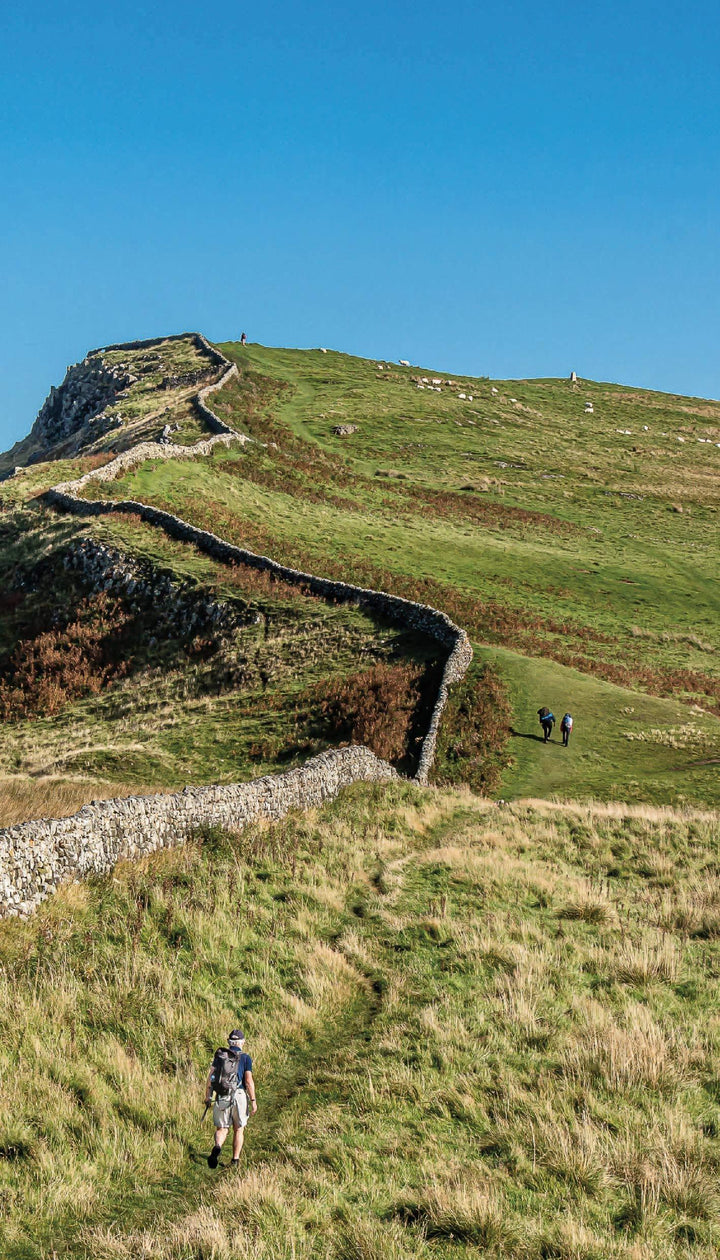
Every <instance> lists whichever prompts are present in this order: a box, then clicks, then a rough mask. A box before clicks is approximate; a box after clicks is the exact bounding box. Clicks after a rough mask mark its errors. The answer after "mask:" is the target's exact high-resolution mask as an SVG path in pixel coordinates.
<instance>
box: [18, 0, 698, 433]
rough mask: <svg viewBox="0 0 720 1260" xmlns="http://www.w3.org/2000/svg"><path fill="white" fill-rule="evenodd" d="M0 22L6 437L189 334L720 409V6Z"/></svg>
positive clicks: (528, 5)
mask: <svg viewBox="0 0 720 1260" xmlns="http://www.w3.org/2000/svg"><path fill="white" fill-rule="evenodd" d="M202 8H203V6H199V5H198V4H197V3H193V4H190V3H186V0H173V3H172V4H171V3H169V2H168V0H154V2H153V3H152V4H151V3H149V2H148V3H147V4H136V3H123V2H122V0H120V2H119V3H117V4H116V5H114V6H112V7H105V6H98V5H97V3H96V2H95V0H94V2H93V3H92V4H90V3H78V2H77V0H69V2H68V3H66V4H64V5H58V4H56V3H54V2H53V3H52V4H51V3H48V2H47V0H37V2H36V3H34V4H32V3H31V4H30V5H28V4H27V3H24V4H23V5H20V4H19V3H17V2H16V0H5V3H4V4H3V5H2V9H1V10H0V171H1V172H2V182H1V183H0V261H1V271H0V276H1V277H2V291H3V301H2V304H1V306H0V325H1V326H0V449H3V448H5V447H7V446H9V445H10V444H11V442H12V441H14V440H15V439H17V438H18V437H21V436H23V435H24V434H25V433H26V432H27V430H28V429H29V428H30V425H31V423H32V421H33V419H34V416H35V413H36V412H37V410H38V407H39V406H40V404H41V403H42V401H43V398H44V397H45V395H46V393H47V391H48V389H49V387H50V385H51V384H53V383H57V382H59V380H61V379H62V376H63V374H64V371H65V366H66V364H68V363H70V362H73V361H75V360H77V359H79V358H81V357H82V356H83V354H84V353H85V351H86V350H87V349H89V348H91V347H93V346H97V345H102V344H106V343H108V342H110V341H120V340H124V339H128V338H135V337H143V336H152V335H155V334H158V333H163V332H173V331H179V330H182V329H185V328H197V329H200V330H201V331H203V332H205V333H206V334H207V335H208V336H209V337H211V338H213V339H216V340H223V339H226V338H231V337H238V336H239V335H240V332H241V331H242V330H243V329H245V330H246V331H247V334H248V337H249V338H250V339H251V340H257V341H262V342H265V343H268V344H282V345H300V346H307V345H310V346H312V345H326V346H333V347H335V348H338V349H343V350H347V351H350V352H352V353H356V354H367V355H372V356H376V355H377V356H382V357H385V358H391V359H392V358H406V359H410V360H411V361H413V362H418V363H422V364H423V365H426V366H431V367H438V368H442V369H445V370H447V371H453V372H460V371H466V372H474V373H478V374H489V375H491V376H555V375H565V374H567V373H569V372H570V370H571V369H575V370H576V371H578V372H579V373H580V374H581V375H583V376H588V377H593V378H596V379H603V380H618V381H623V382H625V383H628V384H637V385H646V386H650V387H655V388H658V389H666V390H676V391H678V392H683V393H691V394H700V395H705V396H714V397H717V396H720V355H718V333H719V332H720V320H719V318H718V317H719V315H720V284H719V283H718V281H719V276H718V262H719V255H720V250H719V248H718V231H719V228H718V223H719V217H718V210H719V208H720V206H719V201H720V195H719V194H720V169H719V161H720V159H719V153H720V148H719V141H720V126H719V123H720V89H719V88H718V70H717V67H718V64H720V9H719V8H718V6H717V3H712V4H711V3H707V2H706V0H696V3H695V4H694V5H692V6H688V7H687V9H685V10H683V11H681V8H680V6H679V5H677V4H672V5H671V4H669V3H667V0H658V2H657V3H655V4H649V3H639V2H636V0H625V3H605V2H604V0H597V2H596V3H595V4H594V5H592V6H587V5H585V4H580V3H558V2H556V0H543V2H542V3H539V2H538V3H536V2H534V0H533V2H530V0H491V2H490V3H477V2H471V0H463V2H454V0H449V3H446V4H445V5H444V6H442V7H440V6H438V5H437V4H430V3H426V2H425V0H413V2H412V3H410V0H407V2H405V0H386V3H383V4H380V3H375V0H366V3H364V4H363V5H362V6H355V7H350V6H342V5H337V4H330V3H322V2H318V0H306V3H305V4H304V5H300V4H297V3H296V4H291V3H287V2H283V0H266V2H265V3H264V4H262V5H252V4H241V3H238V2H234V3H227V2H225V0H220V2H219V3H216V4H214V5H213V6H211V7H209V8H207V9H206V10H205V15H203V12H202Z"/></svg>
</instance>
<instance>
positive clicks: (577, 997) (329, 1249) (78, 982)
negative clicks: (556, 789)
mask: <svg viewBox="0 0 720 1260" xmlns="http://www.w3.org/2000/svg"><path fill="white" fill-rule="evenodd" d="M717 840H718V823H717V819H716V818H715V817H713V816H710V815H700V814H693V813H690V812H687V813H685V814H674V813H673V812H672V811H669V810H668V811H644V812H643V811H640V810H626V811H623V810H622V809H621V808H620V807H615V808H613V809H609V808H602V807H598V808H597V809H595V808H593V807H592V806H583V807H574V808H571V807H558V808H555V807H553V806H551V805H547V804H544V805H537V804H534V803H532V802H529V803H525V804H523V803H517V804H515V805H513V806H501V807H499V806H497V805H494V804H492V803H491V802H483V801H482V800H480V799H479V798H476V797H472V796H470V795H469V794H463V793H459V792H450V791H447V790H445V791H439V790H432V791H428V792H421V791H419V790H418V789H415V788H413V787H411V786H410V785H407V784H398V785H396V786H393V787H391V788H390V789H382V790H381V789H376V788H367V787H366V788H356V789H353V790H352V791H350V792H348V793H346V794H344V796H343V797H342V798H341V799H340V800H339V801H338V802H336V803H335V804H334V805H332V806H329V807H327V808H326V809H324V810H323V811H322V812H321V813H319V814H318V815H317V816H309V817H305V818H298V819H294V820H293V819H290V820H287V821H286V822H284V823H282V824H278V825H275V826H269V827H263V828H256V829H251V830H249V831H247V832H244V833H241V834H240V835H239V836H237V837H234V836H231V835H225V834H223V833H221V832H217V831H213V830H210V831H208V832H207V833H205V834H204V835H201V836H198V837H197V839H196V840H195V842H193V843H192V844H190V845H188V846H186V847H185V848H183V849H179V850H177V851H174V852H168V853H164V854H158V855H155V856H154V857H153V858H151V859H146V860H144V861H143V862H140V863H138V864H136V865H134V866H130V865H128V866H124V867H121V868H118V869H117V870H116V871H115V873H114V874H113V875H112V876H111V877H108V878H107V879H102V880H96V881H93V882H91V883H89V884H85V885H76V886H72V887H69V888H67V889H65V890H63V891H61V892H60V893H59V894H58V895H57V896H56V897H55V898H54V899H53V900H52V901H51V902H49V903H47V904H46V905H45V906H44V907H43V908H42V909H41V910H40V911H39V913H38V914H37V915H36V916H35V918H33V919H32V920H30V921H28V922H27V923H17V922H13V923H6V924H4V925H2V926H0V953H1V956H2V977H1V984H0V1022H1V1026H2V1037H1V1038H0V1046H1V1050H0V1054H1V1056H2V1063H1V1067H2V1094H3V1107H2V1112H1V1115H0V1195H1V1196H2V1201H3V1204H4V1206H5V1210H6V1213H7V1215H6V1220H5V1227H4V1228H5V1237H4V1244H3V1246H4V1252H3V1254H6V1255H7V1256H8V1257H10V1260H17V1258H18V1257H21V1256H22V1257H23V1258H24V1260H25V1258H27V1260H38V1258H39V1257H48V1260H49V1257H51V1256H52V1255H53V1253H55V1254H56V1255H57V1256H58V1257H61V1256H77V1257H87V1258H89V1257H91V1256H92V1257H101V1258H106V1260H129V1257H133V1258H135V1257H148V1258H149V1257H150V1256H152V1257H156V1256H157V1257H160V1260H191V1258H192V1260H197V1258H198V1257H203V1258H207V1257H213V1258H214V1260H230V1258H231V1257H237V1256H240V1257H243V1256H247V1257H250V1256H253V1257H255V1256H259V1257H267V1258H268V1260H281V1258H282V1257H288V1258H290V1257H303V1258H307V1260H310V1258H311V1257H312V1258H313V1260H315V1258H317V1260H320V1258H321V1257H322V1258H325V1257H331V1258H333V1260H350V1258H353V1257H355V1258H360V1260H374V1258H377V1260H379V1258H380V1257H381V1256H382V1257H391V1258H394V1260H407V1258H409V1257H411V1256H419V1257H423V1258H427V1260H430V1258H431V1257H434V1258H436V1260H437V1258H447V1260H450V1258H451V1257H452V1258H453V1260H458V1258H461V1257H465V1256H467V1257H470V1256H474V1255H477V1254H483V1255H487V1256H489V1257H492V1258H494V1260H500V1258H501V1257H502V1258H503V1260H546V1258H547V1257H567V1258H568V1260H571V1258H575V1260H591V1258H595V1260H600V1258H601V1257H602V1260H605V1257H616V1258H618V1260H619V1258H622V1260H660V1258H661V1257H662V1258H663V1260H664V1258H665V1257H668V1256H673V1257H674V1256H677V1257H684V1258H685V1260H689V1258H690V1257H692V1260H711V1257H713V1258H714V1257H715V1256H716V1254H717V1250H718V1247H719V1246H720V1202H719V1200H718V1193H717V1189H716V1187H717V1180H718V1173H719V1172H720V1111H719V1110H718V1105H719V1103H720V1089H718V1086H717V1077H718V1063H720V1035H719V1033H718V1027H717V1020H716V1018H715V1011H716V1009H717V1000H718V978H717V977H718V968H717V959H716V952H717V944H716V942H715V941H714V940H713V939H711V938H709V937H706V936H692V935H688V932H687V930H686V926H685V925H686V924H687V923H689V922H691V917H692V915H694V914H695V915H698V916H703V915H707V913H708V907H709V906H711V905H712V904H714V900H713V898H714V897H715V895H716V893H717V890H716V888H715V885H716V884H717V875H716V874H715V869H716V849H717ZM651 856H652V858H653V860H654V863H655V866H654V868H653V869H654V871H655V873H654V874H653V873H648V872H649V871H650V870H651V867H650V865H649V859H650V857H651ZM668 870H671V871H672V877H671V878H670V879H669V878H668ZM588 905H594V906H596V907H601V908H602V913H596V912H594V913H592V914H588V913H582V914H575V913H572V911H573V908H575V907H584V906H588ZM569 910H570V911H571V913H570V914H568V911H569ZM676 923H677V924H681V925H682V926H673V924H676ZM238 1022H240V1023H242V1024H243V1026H244V1027H245V1031H246V1035H247V1038H248V1042H247V1044H248V1049H249V1050H250V1051H251V1053H252V1054H253V1057H254V1068H255V1077H256V1082H257V1088H258V1098H259V1102H260V1109H259V1112H258V1116H257V1117H256V1119H255V1120H254V1121H253V1122H252V1123H251V1125H250V1129H249V1133H248V1139H247V1144H246V1152H245V1155H244V1164H243V1168H242V1170H241V1173H240V1175H239V1176H238V1175H230V1170H229V1168H228V1167H227V1161H224V1165H223V1166H222V1167H221V1169H220V1170H219V1172H218V1173H217V1174H216V1175H211V1174H210V1173H209V1170H208V1169H207V1167H206V1164H205V1162H204V1155H205V1153H206V1151H207V1149H208V1143H209V1138H210V1132H209V1128H208V1127H207V1126H206V1128H205V1130H203V1129H202V1128H201V1126H200V1114H201V1109H202V1108H201V1099H202V1089H203V1077H204V1073H205V1071H206V1069H207V1064H208V1061H209V1058H210V1056H211V1054H212V1051H213V1049H214V1047H215V1045H216V1044H220V1042H221V1040H222V1039H223V1038H224V1036H225V1035H226V1034H227V1031H228V1029H229V1028H230V1027H233V1026H234V1025H235V1024H237V1023H238Z"/></svg>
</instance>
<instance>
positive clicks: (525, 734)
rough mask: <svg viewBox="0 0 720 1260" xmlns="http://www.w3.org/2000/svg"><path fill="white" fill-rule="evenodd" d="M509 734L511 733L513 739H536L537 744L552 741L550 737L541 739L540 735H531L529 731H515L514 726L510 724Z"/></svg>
mask: <svg viewBox="0 0 720 1260" xmlns="http://www.w3.org/2000/svg"><path fill="white" fill-rule="evenodd" d="M510 734H511V735H512V736H513V737H514V738H515V739H534V740H537V742H538V743H539V744H545V743H548V744H551V743H554V740H551V739H549V740H545V739H543V737H542V735H531V734H530V732H529V731H516V730H515V727H514V726H511V727H510Z"/></svg>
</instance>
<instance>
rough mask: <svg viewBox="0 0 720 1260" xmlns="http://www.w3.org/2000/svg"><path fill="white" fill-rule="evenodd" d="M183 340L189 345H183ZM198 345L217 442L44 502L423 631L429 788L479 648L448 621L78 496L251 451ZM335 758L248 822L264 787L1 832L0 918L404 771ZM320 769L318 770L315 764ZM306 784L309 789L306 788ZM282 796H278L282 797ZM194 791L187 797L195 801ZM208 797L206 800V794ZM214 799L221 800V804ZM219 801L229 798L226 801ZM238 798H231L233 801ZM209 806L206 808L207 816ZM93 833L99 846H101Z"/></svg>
mask: <svg viewBox="0 0 720 1260" xmlns="http://www.w3.org/2000/svg"><path fill="white" fill-rule="evenodd" d="M184 335H185V334H181V335H179V337H180V336H184ZM191 336H192V337H193V338H194V339H195V340H196V342H200V343H201V344H202V345H203V346H207V348H208V349H209V350H211V351H212V353H213V355H214V357H215V362H216V363H217V364H218V366H220V367H221V368H222V369H223V370H222V372H221V375H220V376H219V378H218V380H217V381H215V382H213V383H211V384H209V385H205V386H204V387H203V388H202V389H201V390H200V391H198V393H197V395H196V397H195V399H194V401H195V404H196V406H197V407H198V409H199V410H202V413H203V416H204V418H205V420H206V422H207V423H208V426H209V427H210V428H211V429H213V430H214V434H213V436H212V437H211V438H209V439H206V440H204V441H200V442H197V443H195V444H194V445H193V446H191V447H186V446H174V445H165V444H163V443H160V442H141V443H138V444H137V445H136V446H133V447H131V448H129V449H128V450H126V451H124V452H121V454H119V455H117V456H115V457H114V458H113V459H112V460H110V461H109V462H108V463H106V464H105V465H103V466H102V467H100V468H98V469H94V470H91V471H90V472H87V473H85V474H83V475H82V476H80V477H78V478H76V479H75V480H74V481H65V482H59V483H58V484H57V485H55V486H53V487H51V488H50V489H49V490H48V491H46V493H45V495H44V498H45V501H46V502H47V503H49V504H51V505H52V506H54V507H56V508H58V509H60V510H62V511H66V512H71V513H74V514H77V515H84V516H88V515H89V516H98V515H101V514H106V513H112V512H122V513H129V514H132V515H135V516H138V517H140V519H141V520H143V521H146V522H148V523H150V524H152V525H155V526H157V527H159V528H161V529H163V530H164V531H165V532H166V533H167V534H168V535H170V536H171V537H173V538H179V539H181V540H182V541H184V542H192V543H193V544H194V545H195V546H196V547H198V548H199V549H200V550H202V551H204V552H206V553H207V554H209V555H211V556H212V557H213V558H215V559H218V560H221V561H222V562H224V563H233V564H243V565H247V566H249V567H252V568H255V569H260V570H262V571H264V572H267V573H270V574H272V575H274V576H276V577H279V578H282V579H283V580H284V581H285V582H288V583H291V584H292V585H295V586H297V587H299V588H301V589H303V590H309V591H311V592H312V593H313V594H317V595H320V596H324V597H329V598H331V599H334V600H338V601H347V602H350V601H353V602H355V603H358V604H360V605H362V606H365V607H370V608H373V609H374V610H376V611H378V612H381V613H382V614H383V615H384V616H386V617H387V618H388V619H390V620H394V621H396V622H398V623H400V624H402V625H405V626H410V627H413V628H416V629H417V628H419V629H422V630H423V631H424V632H425V633H427V634H429V635H430V636H431V637H433V638H435V639H436V640H437V641H438V642H439V643H441V644H442V645H443V647H446V648H448V649H449V651H448V655H447V658H446V660H445V664H444V667H443V671H442V675H441V678H440V682H439V686H438V690H437V695H436V698H435V701H434V704H433V708H432V712H431V716H430V721H429V723H428V728H427V731H426V732H425V735H424V737H423V740H422V744H421V748H420V754H419V757H418V764H417V770H416V772H415V775H414V776H413V777H414V779H415V781H416V782H418V783H420V784H427V782H428V778H429V774H430V769H431V767H432V764H433V760H434V757H435V748H436V743H437V737H438V732H439V729H440V723H441V720H442V715H443V711H444V709H445V706H446V704H447V701H448V695H449V688H450V686H451V685H452V683H454V682H458V681H459V680H460V679H462V678H463V677H464V675H465V673H466V671H467V668H468V666H469V664H470V662H471V660H472V655H473V653H472V648H471V646H470V640H469V638H468V636H467V634H466V632H465V631H464V630H462V629H461V628H460V627H458V626H457V625H456V624H455V622H453V621H452V620H451V619H450V618H449V617H448V616H447V615H446V614H445V613H443V612H441V611H439V610H438V609H436V608H433V607H431V606H430V605H427V604H422V603H419V602H416V601H413V600H408V599H404V598H402V597H400V596H396V595H392V594H389V593H387V592H385V591H377V590H372V589H369V588H365V587H360V586H356V585H353V584H350V583H345V582H341V581H337V580H333V579H329V578H322V577H318V576H316V575H315V574H310V573H305V572H302V571H300V570H297V569H294V568H291V567H289V566H287V565H282V564H279V563H278V562H277V561H274V560H272V559H270V558H269V557H267V556H262V555H258V554H256V553H254V552H251V551H247V550H245V549H243V548H240V547H237V546H235V545H233V544H232V543H229V542H226V541H225V540H223V539H222V538H219V537H218V536H217V535H216V534H213V533H211V532H209V531H207V530H201V529H198V528H196V527H195V526H193V525H191V524H190V523H188V522H187V521H185V520H183V519H182V518H180V517H178V516H176V515H174V514H172V513H170V512H165V511H162V510H161V509H158V508H154V507H152V506H151V505H149V504H145V503H142V502H139V501H137V500H119V501H116V500H112V499H99V500H88V499H85V498H83V497H82V496H81V495H79V494H78V493H77V492H78V491H80V490H82V489H84V488H85V487H86V486H87V485H88V484H89V483H90V482H93V481H101V482H109V481H112V480H114V479H115V477H116V476H117V475H118V473H120V472H123V471H125V470H126V469H128V468H130V467H132V466H133V465H135V464H137V463H140V462H143V461H145V460H147V459H151V458H153V459H158V458H159V459H172V458H187V457H188V456H192V455H205V454H209V453H210V451H211V450H212V449H213V447H214V446H216V445H217V444H222V445H228V444H229V443H231V442H234V441H238V442H240V443H242V444H244V443H246V442H249V441H252V439H251V438H249V437H248V436H247V435H245V434H242V433H239V432H238V431H237V430H235V429H233V428H231V426H230V425H227V424H226V423H225V422H224V421H222V420H221V419H220V418H219V417H217V416H216V415H215V413H214V412H213V411H212V409H211V408H210V407H209V406H208V405H207V402H206V399H207V397H208V396H209V395H210V394H211V393H213V392H215V391H216V390H219V389H221V388H222V387H223V385H225V384H226V383H227V382H228V381H229V380H230V379H231V377H232V376H234V375H237V371H238V369H237V366H236V365H235V364H232V363H230V362H229V360H227V359H226V358H225V356H224V355H222V354H221V352H220V351H217V350H216V349H215V348H214V347H211V346H210V345H209V343H208V342H207V341H206V339H205V338H204V337H202V335H201V334H199V333H195V334H191ZM165 340H167V338H163V339H150V341H148V342H131V343H127V344H125V345H124V346H119V347H112V349H131V348H138V347H144V346H147V345H154V344H159V342H160V341H165ZM341 751H342V750H334V752H335V753H336V756H334V757H333V755H332V752H331V754H327V753H326V754H323V755H321V757H318V758H314V759H312V763H308V764H307V767H306V768H305V769H306V777H307V781H308V788H307V792H306V794H305V795H303V790H302V789H301V790H300V792H299V793H298V791H297V790H296V786H295V785H296V782H297V781H298V771H290V772H288V773H287V774H285V775H274V776H266V777H265V778H264V779H261V780H258V781H257V784H258V790H259V791H260V797H261V799H260V805H259V807H258V810H257V812H253V811H252V809H251V810H250V812H249V813H248V809H247V806H246V803H245V802H246V800H247V799H249V795H248V788H250V789H251V791H250V796H252V788H253V787H254V786H255V785H247V784H244V785H232V786H231V787H223V788H222V789H221V788H220V787H215V788H213V787H211V788H205V789H202V794H203V808H201V809H194V810H193V809H192V808H191V809H190V810H188V808H187V806H188V799H187V796H186V794H185V793H181V794H174V795H173V794H170V795H162V796H160V795H156V796H148V797H134V798H124V799H119V800H111V801H106V802H103V803H98V804H93V805H90V806H84V807H83V808H82V809H81V810H80V811H78V813H76V814H74V815H72V816H71V817H70V818H66V819H62V820H46V819H39V820H32V821H30V822H27V823H20V824H18V825H16V826H14V827H10V828H6V829H4V830H0V911H3V910H4V912H5V913H8V914H27V913H29V912H30V910H31V909H33V908H34V907H35V906H37V905H38V904H39V903H40V902H41V901H42V900H43V899H44V898H45V897H46V896H47V895H48V894H49V893H50V892H52V891H54V889H55V888H56V887H57V886H58V884H59V883H60V882H62V880H63V879H66V878H68V877H72V876H76V875H77V874H78V873H82V874H85V873H87V872H88V871H90V870H92V871H96V872H105V871H107V870H108V869H109V868H110V867H111V866H112V865H113V864H114V863H115V862H116V861H118V860H119V859H120V858H121V857H126V856H130V855H133V854H135V853H136V852H150V851H152V850H154V849H155V848H158V847H165V846H167V845H170V844H174V843H178V842H180V841H182V840H184V839H185V838H186V837H187V836H188V835H190V834H191V833H192V831H193V829H195V828H197V826H198V825H200V824H201V823H210V824H213V823H220V824H222V825H224V826H234V827H238V826H242V825H244V823H245V822H246V821H247V819H248V817H250V818H253V819H254V818H256V817H258V816H265V817H273V818H277V817H280V816H282V814H284V813H286V812H287V811H288V809H290V808H293V807H296V806H298V805H303V804H304V805H308V804H313V805H314V804H317V803H318V802H319V800H322V799H326V798H327V797H328V796H332V795H335V794H337V791H339V789H340V787H341V786H345V785H346V784H348V783H351V782H358V781H367V780H377V779H384V778H391V777H393V776H394V775H395V771H394V770H393V769H392V767H391V766H390V765H388V764H387V763H386V762H383V761H382V760H381V759H380V758H377V757H375V756H374V754H373V753H372V752H371V751H370V750H369V749H363V748H351V749H349V750H345V752H346V753H348V754H352V756H345V755H343V756H342V757H341V759H340V760H341V763H342V765H341V772H340V773H338V768H339V763H338V757H337V754H340V753H341ZM313 763H314V764H313ZM304 782H305V781H304V780H302V784H303V787H304ZM277 789H279V791H278V790H277ZM187 791H188V789H186V792H187ZM198 791H200V790H198ZM213 793H215V796H213ZM218 794H220V795H222V801H221V800H220V797H219V796H218ZM228 794H229V796H228ZM206 806H207V807H206ZM138 823H141V825H142V826H144V827H145V828H147V829H148V830H149V832H150V838H149V839H148V840H147V841H146V842H144V843H142V844H138V842H137V834H138ZM93 826H95V827H96V828H97V829H98V830H99V832H100V837H99V838H98V840H97V842H96V843H93Z"/></svg>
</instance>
